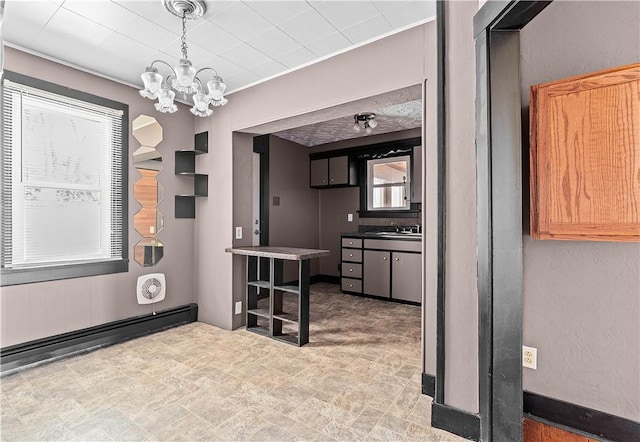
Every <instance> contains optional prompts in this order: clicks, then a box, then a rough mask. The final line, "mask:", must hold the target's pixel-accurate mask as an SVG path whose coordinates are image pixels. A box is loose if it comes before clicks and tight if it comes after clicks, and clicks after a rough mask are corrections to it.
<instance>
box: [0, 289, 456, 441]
mask: <svg viewBox="0 0 640 442" xmlns="http://www.w3.org/2000/svg"><path fill="white" fill-rule="evenodd" d="M310 334H311V337H310V343H309V344H308V345H306V346H304V347H302V348H298V347H294V346H291V345H288V344H284V343H280V342H275V341H273V340H271V339H268V338H265V337H262V336H259V335H256V334H254V333H250V332H247V331H245V330H236V331H226V330H221V329H219V328H216V327H212V326H210V325H207V324H204V323H200V322H197V323H192V324H188V325H184V326H181V327H177V328H173V329H170V330H167V331H164V332H160V333H156V334H153V335H150V336H146V337H142V338H138V339H135V340H131V341H128V342H125V343H123V344H118V345H114V346H111V347H107V348H103V349H99V350H96V351H93V352H90V353H86V354H83V355H79V356H75V357H71V358H67V359H63V360H59V361H56V362H52V363H48V364H44V365H41V366H38V367H34V368H29V369H26V370H22V371H19V372H17V373H15V374H11V375H8V376H4V377H2V378H1V379H0V384H1V388H2V402H1V408H0V409H1V427H0V435H1V438H2V440H6V441H11V440H84V441H112V440H118V441H119V440H123V441H126V440H149V441H154V440H167V441H168V440H185V441H197V440H207V441H209V440H210V441H213V440H231V441H236V440H237V441H242V440H250V441H289V440H326V441H333V440H338V441H351V440H362V441H377V440H384V441H459V440H463V439H460V438H458V437H456V436H454V435H451V434H449V433H446V432H444V431H441V430H437V429H433V428H431V427H430V426H429V423H430V408H431V407H430V403H431V399H430V398H429V397H427V396H423V395H421V394H420V372H421V370H420V308H419V307H414V306H407V305H400V304H394V303H387V302H383V301H376V300H371V299H366V298H359V297H353V296H349V295H344V294H342V293H340V292H339V290H338V288H337V286H334V285H329V284H316V285H314V286H313V287H312V293H311V330H310Z"/></svg>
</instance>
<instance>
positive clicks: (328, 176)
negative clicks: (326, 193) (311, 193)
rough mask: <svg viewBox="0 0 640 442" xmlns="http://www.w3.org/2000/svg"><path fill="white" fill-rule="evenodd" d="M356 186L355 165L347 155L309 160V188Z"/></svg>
mask: <svg viewBox="0 0 640 442" xmlns="http://www.w3.org/2000/svg"><path fill="white" fill-rule="evenodd" d="M357 184H358V180H357V168H356V164H355V163H352V162H351V160H350V159H349V156H348V155H340V156H335V157H327V158H313V157H311V160H310V186H311V187H330V186H355V185H357Z"/></svg>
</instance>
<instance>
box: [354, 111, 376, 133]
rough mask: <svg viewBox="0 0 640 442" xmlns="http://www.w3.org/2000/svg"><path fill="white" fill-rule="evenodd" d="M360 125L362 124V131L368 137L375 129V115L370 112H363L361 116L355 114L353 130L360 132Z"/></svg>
mask: <svg viewBox="0 0 640 442" xmlns="http://www.w3.org/2000/svg"><path fill="white" fill-rule="evenodd" d="M360 123H364V125H363V126H364V131H365V132H366V133H367V135H369V134H370V133H371V132H373V129H375V128H376V126H377V125H378V122H377V121H376V114H374V113H371V112H363V113H361V114H355V115H354V116H353V130H355V131H356V132H360V130H362V127H360Z"/></svg>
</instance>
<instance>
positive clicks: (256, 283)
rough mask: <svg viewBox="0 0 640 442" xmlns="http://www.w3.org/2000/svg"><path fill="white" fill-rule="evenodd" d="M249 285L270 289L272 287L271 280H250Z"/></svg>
mask: <svg viewBox="0 0 640 442" xmlns="http://www.w3.org/2000/svg"><path fill="white" fill-rule="evenodd" d="M247 285H250V286H253V287H260V288H263V289H269V288H271V284H270V283H269V281H260V280H258V281H248V282H247Z"/></svg>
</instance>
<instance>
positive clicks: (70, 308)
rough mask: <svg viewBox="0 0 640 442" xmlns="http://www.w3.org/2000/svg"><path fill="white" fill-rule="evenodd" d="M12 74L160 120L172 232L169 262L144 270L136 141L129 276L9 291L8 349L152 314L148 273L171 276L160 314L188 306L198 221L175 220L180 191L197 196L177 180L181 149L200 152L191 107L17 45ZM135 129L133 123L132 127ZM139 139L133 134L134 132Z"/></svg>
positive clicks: (4, 315)
mask: <svg viewBox="0 0 640 442" xmlns="http://www.w3.org/2000/svg"><path fill="white" fill-rule="evenodd" d="M4 63H5V69H7V70H10V71H14V72H19V73H21V74H25V75H29V76H32V77H36V78H40V79H42V80H46V81H49V82H52V83H56V84H59V85H63V86H67V87H70V88H73V89H78V90H81V91H85V92H89V93H91V94H94V95H98V96H101V97H105V98H109V99H111V100H116V101H120V102H122V103H126V104H128V105H129V119H130V121H131V120H133V119H135V118H136V117H137V116H138V115H140V114H146V115H150V116H153V117H154V118H156V119H157V120H158V122H159V123H160V125H161V126H162V127H163V129H164V130H163V133H164V140H163V141H162V142H161V143H160V144H159V145H158V146H157V149H158V151H159V152H160V153H161V154H162V159H163V170H162V171H161V172H160V174H159V175H158V180H159V182H160V183H161V184H162V185H163V186H164V190H165V192H164V194H165V199H164V200H163V201H162V202H161V203H160V204H159V206H158V207H159V209H160V211H161V212H162V213H163V214H164V229H163V230H162V231H160V232H159V233H158V239H159V240H160V241H162V242H163V243H164V246H165V252H164V257H163V258H162V260H161V261H160V262H159V264H158V265H157V266H154V267H147V268H144V267H141V266H140V265H138V264H137V263H136V262H135V261H134V260H133V246H134V245H135V243H136V242H137V241H138V240H139V239H140V235H139V234H138V233H137V232H136V231H135V230H134V228H133V215H134V214H135V212H137V211H138V210H139V208H140V205H139V204H138V203H137V202H136V201H135V199H134V198H133V191H132V189H133V183H135V181H137V180H138V179H139V178H140V174H139V173H138V172H137V171H136V170H135V169H134V168H133V165H132V163H131V154H132V153H133V151H134V150H135V149H136V148H137V147H138V146H139V144H138V143H137V141H136V140H135V138H133V136H130V137H129V192H128V194H129V195H128V196H129V245H128V250H129V257H130V263H129V271H128V272H126V273H117V274H111V275H101V276H92V277H86V278H74V279H66V280H60V281H51V282H42V283H34V284H24V285H17V286H10V287H3V288H2V296H0V309H1V313H0V314H1V317H0V324H1V326H0V332H1V333H0V334H1V337H2V338H1V346H2V347H6V346H8V345H14V344H19V343H22V342H27V341H31V340H34V339H39V338H44V337H48V336H52V335H56V334H60V333H65V332H69V331H74V330H79V329H82V328H87V327H91V326H95V325H99V324H104V323H106V322H111V321H115V320H119V319H125V318H128V317H132V316H139V315H144V314H150V313H151V312H152V307H151V305H144V306H142V305H138V304H137V300H136V280H137V278H138V276H140V275H144V274H147V273H152V272H153V273H156V272H159V273H165V274H166V277H167V297H166V299H165V300H164V301H162V302H161V303H159V304H157V305H156V307H155V308H156V310H164V309H167V308H171V307H177V306H180V305H184V304H188V303H190V302H193V301H194V300H195V293H194V278H195V275H194V221H193V220H188V219H185V220H183V219H180V220H176V219H175V218H174V198H173V195H174V194H178V193H180V194H188V193H191V192H193V180H192V179H191V178H188V177H180V176H175V175H174V173H173V171H174V151H175V150H176V149H189V148H193V133H194V122H193V116H192V115H191V114H190V113H189V109H188V108H187V107H186V106H182V105H178V106H179V112H178V113H176V114H171V115H165V114H161V113H158V112H156V111H155V110H154V108H153V102H152V101H151V100H147V99H144V98H142V97H141V96H140V95H139V94H138V91H137V90H135V89H133V88H131V87H129V86H124V85H122V84H118V83H115V82H112V81H110V80H105V79H103V78H100V77H96V76H94V75H90V74H87V73H85V72H81V71H78V70H75V69H72V68H69V67H66V66H63V65H60V64H56V63H53V62H50V61H48V60H44V59H42V58H39V57H35V56H33V55H29V54H26V53H24V52H20V51H17V50H15V49H12V48H5V60H4ZM129 131H131V125H129ZM130 134H131V132H130Z"/></svg>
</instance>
